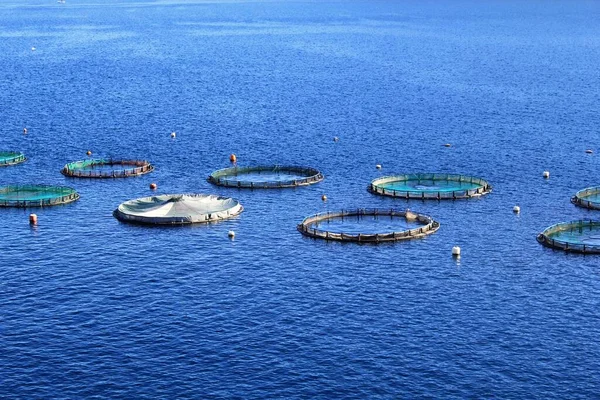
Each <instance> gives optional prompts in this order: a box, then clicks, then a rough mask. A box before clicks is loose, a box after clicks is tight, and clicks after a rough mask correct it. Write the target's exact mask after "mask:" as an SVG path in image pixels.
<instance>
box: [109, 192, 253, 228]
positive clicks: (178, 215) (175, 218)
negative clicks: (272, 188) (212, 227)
mask: <svg viewBox="0 0 600 400" xmlns="http://www.w3.org/2000/svg"><path fill="white" fill-rule="evenodd" d="M243 209H244V208H243V207H242V205H241V204H240V203H239V202H238V201H237V200H235V199H232V198H230V197H220V196H215V195H205V194H165V195H159V196H151V197H144V198H140V199H135V200H129V201H126V202H124V203H122V204H121V205H119V207H118V208H117V209H116V210H115V211H114V212H113V215H114V216H115V218H117V219H118V220H120V221H124V222H133V223H140V224H149V225H180V224H195V223H207V222H217V221H222V220H225V219H228V218H231V217H234V216H236V215H238V214H239V213H241V212H242V211H243Z"/></svg>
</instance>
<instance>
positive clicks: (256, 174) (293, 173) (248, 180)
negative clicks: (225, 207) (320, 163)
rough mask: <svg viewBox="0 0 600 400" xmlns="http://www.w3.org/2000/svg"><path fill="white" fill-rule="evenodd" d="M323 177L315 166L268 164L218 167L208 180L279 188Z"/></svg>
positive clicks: (240, 186)
mask: <svg viewBox="0 0 600 400" xmlns="http://www.w3.org/2000/svg"><path fill="white" fill-rule="evenodd" d="M323 178H324V177H323V174H322V173H321V172H320V171H319V170H317V169H315V168H310V167H297V166H281V165H269V166H256V167H232V168H225V169H220V170H218V171H215V172H213V173H212V174H210V176H209V177H208V181H209V182H211V183H213V184H215V185H219V186H227V187H237V188H249V189H279V188H288V187H297V186H306V185H311V184H313V183H317V182H321V181H322V180H323Z"/></svg>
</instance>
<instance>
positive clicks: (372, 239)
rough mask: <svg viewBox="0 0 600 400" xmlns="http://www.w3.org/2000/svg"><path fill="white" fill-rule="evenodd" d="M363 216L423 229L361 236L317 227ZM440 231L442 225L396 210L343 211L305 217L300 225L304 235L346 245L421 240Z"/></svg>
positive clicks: (411, 213)
mask: <svg viewBox="0 0 600 400" xmlns="http://www.w3.org/2000/svg"><path fill="white" fill-rule="evenodd" d="M364 216H372V217H375V218H378V217H386V216H387V217H390V218H394V217H396V218H404V219H405V220H406V221H410V222H414V223H417V224H418V225H420V226H419V227H417V228H413V229H405V230H402V231H397V232H396V231H395V232H387V233H359V234H346V233H342V232H333V231H328V230H325V229H319V228H318V225H319V224H320V223H321V222H326V221H327V222H329V221H331V220H334V219H341V220H343V219H344V218H351V217H357V218H358V219H360V218H361V217H364ZM439 227H440V224H439V222H437V221H434V220H433V218H431V217H429V216H427V215H423V214H416V213H413V212H411V211H408V210H405V211H401V210H394V209H391V210H390V209H378V208H375V209H366V208H360V209H356V210H349V211H348V210H342V211H337V212H326V213H320V214H315V215H311V216H309V217H306V218H305V219H304V220H303V221H302V222H301V223H300V224H298V226H297V229H298V231H299V232H300V233H302V234H303V235H305V236H308V237H312V238H317V239H325V240H337V241H343V242H364V243H381V242H393V241H398V240H408V239H416V238H421V237H424V236H427V235H430V234H432V233H434V232H435V231H437V230H438V229H439Z"/></svg>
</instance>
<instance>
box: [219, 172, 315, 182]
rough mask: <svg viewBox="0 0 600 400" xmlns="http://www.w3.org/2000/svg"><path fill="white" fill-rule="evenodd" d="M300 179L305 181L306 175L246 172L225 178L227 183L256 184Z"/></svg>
mask: <svg viewBox="0 0 600 400" xmlns="http://www.w3.org/2000/svg"><path fill="white" fill-rule="evenodd" d="M300 179H306V175H300V174H295V173H292V172H287V171H264V172H248V173H241V174H238V175H234V176H230V177H227V180H228V181H245V182H256V183H263V182H287V181H293V180H300Z"/></svg>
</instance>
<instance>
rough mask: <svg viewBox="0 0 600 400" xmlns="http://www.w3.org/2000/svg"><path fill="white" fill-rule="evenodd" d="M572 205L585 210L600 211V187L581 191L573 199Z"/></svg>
mask: <svg viewBox="0 0 600 400" xmlns="http://www.w3.org/2000/svg"><path fill="white" fill-rule="evenodd" d="M571 203H573V204H575V205H576V206H579V207H583V208H590V209H593V210H600V186H596V187H590V188H587V189H583V190H580V191H579V192H577V193H575V196H573V197H572V198H571Z"/></svg>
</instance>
